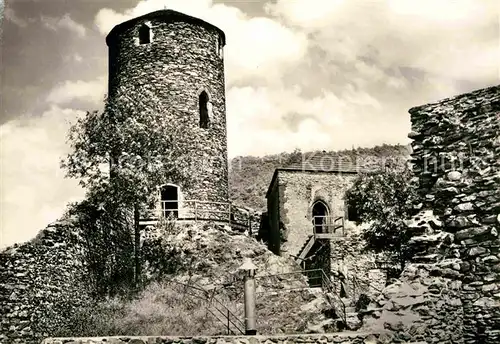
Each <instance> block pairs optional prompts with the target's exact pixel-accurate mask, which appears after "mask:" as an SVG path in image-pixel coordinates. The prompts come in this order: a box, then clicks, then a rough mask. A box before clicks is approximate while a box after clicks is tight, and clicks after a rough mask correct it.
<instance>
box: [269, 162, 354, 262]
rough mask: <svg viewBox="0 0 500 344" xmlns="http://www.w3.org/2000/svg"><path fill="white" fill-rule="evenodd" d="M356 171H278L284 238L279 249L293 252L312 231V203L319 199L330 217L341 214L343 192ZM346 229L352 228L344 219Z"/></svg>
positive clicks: (300, 246) (296, 250)
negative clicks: (324, 204)
mask: <svg viewBox="0 0 500 344" xmlns="http://www.w3.org/2000/svg"><path fill="white" fill-rule="evenodd" d="M355 177H356V174H347V173H317V172H308V171H279V174H278V184H279V186H280V187H281V188H282V190H280V199H279V203H280V214H279V215H280V221H281V222H282V223H283V229H282V231H283V233H282V236H283V238H284V239H285V240H286V242H284V243H283V244H282V251H283V252H284V253H287V254H291V255H297V254H298V252H299V250H300V249H301V248H302V246H303V245H304V243H305V242H306V240H307V238H308V236H309V235H312V234H313V226H312V206H313V203H314V202H315V201H317V200H322V201H323V202H325V203H326V205H327V206H328V207H329V209H330V215H331V216H334V217H336V216H344V215H345V208H344V200H343V198H344V193H345V191H347V189H348V188H349V187H350V186H351V185H352V183H353V181H354V178H355ZM346 228H347V229H348V230H349V229H351V230H352V228H353V226H352V224H350V223H348V222H346Z"/></svg>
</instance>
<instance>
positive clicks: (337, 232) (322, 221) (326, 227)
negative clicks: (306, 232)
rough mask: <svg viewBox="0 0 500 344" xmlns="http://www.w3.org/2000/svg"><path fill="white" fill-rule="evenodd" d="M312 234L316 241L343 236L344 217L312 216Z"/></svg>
mask: <svg viewBox="0 0 500 344" xmlns="http://www.w3.org/2000/svg"><path fill="white" fill-rule="evenodd" d="M313 233H314V237H315V238H316V239H328V238H332V237H343V236H345V232H344V217H343V216H335V217H334V216H314V217H313Z"/></svg>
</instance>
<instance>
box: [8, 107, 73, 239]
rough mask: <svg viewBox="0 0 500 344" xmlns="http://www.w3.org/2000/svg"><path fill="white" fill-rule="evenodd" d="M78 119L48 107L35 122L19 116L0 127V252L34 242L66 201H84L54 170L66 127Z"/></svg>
mask: <svg viewBox="0 0 500 344" xmlns="http://www.w3.org/2000/svg"><path fill="white" fill-rule="evenodd" d="M82 114H83V113H82V112H79V111H75V110H72V109H63V108H59V107H52V108H51V109H50V110H47V111H46V112H44V113H43V114H42V115H41V116H40V117H20V118H18V119H16V120H12V121H10V122H7V123H5V124H3V125H2V126H1V127H0V142H1V146H0V152H1V165H0V167H1V172H2V178H1V189H2V192H1V194H0V208H1V211H2V216H1V223H0V228H1V230H0V247H4V246H7V245H11V244H13V243H15V242H21V241H26V240H29V239H30V238H32V237H34V236H35V235H36V234H37V233H38V231H39V230H40V229H42V228H45V227H46V226H47V224H48V223H49V222H52V221H55V220H57V219H58V218H59V217H60V216H61V215H62V212H63V210H64V209H65V206H66V204H67V203H68V202H69V201H72V200H75V201H76V200H78V199H80V198H81V197H82V196H83V190H82V189H81V188H80V187H79V186H78V185H77V182H76V181H74V180H69V179H64V171H62V170H61V169H60V168H59V161H60V158H62V157H63V156H64V154H65V153H67V151H68V147H67V146H66V144H65V141H66V140H65V137H66V134H67V131H68V129H69V126H70V123H72V122H73V121H75V120H76V119H77V118H78V116H81V115H82Z"/></svg>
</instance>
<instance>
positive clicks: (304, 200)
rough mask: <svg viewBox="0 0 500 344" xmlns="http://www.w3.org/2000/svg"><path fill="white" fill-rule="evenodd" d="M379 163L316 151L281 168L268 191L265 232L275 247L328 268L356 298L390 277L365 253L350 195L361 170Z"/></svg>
mask: <svg viewBox="0 0 500 344" xmlns="http://www.w3.org/2000/svg"><path fill="white" fill-rule="evenodd" d="M377 163H378V164H380V161H377V159H375V160H374V161H366V160H365V161H352V159H349V158H347V157H339V156H336V155H332V154H330V153H326V152H323V153H311V154H308V155H306V156H303V158H302V161H301V162H298V163H295V164H293V165H291V166H288V167H286V168H285V167H284V168H277V169H276V170H275V172H274V174H273V177H272V180H271V183H270V185H269V188H268V191H267V194H266V198H267V214H266V216H265V217H264V219H263V221H264V222H265V223H264V224H263V226H261V233H260V237H261V238H263V239H264V240H265V241H266V242H267V244H268V247H269V249H270V250H271V251H273V252H274V253H276V254H279V255H288V256H292V257H294V258H295V259H296V261H297V263H298V264H300V265H301V266H302V268H303V269H305V270H315V269H322V270H323V271H324V272H325V273H326V274H327V275H328V276H329V277H333V280H334V281H335V282H334V284H335V285H336V288H338V290H337V291H338V292H339V293H341V294H342V295H343V296H345V297H348V298H351V299H354V298H356V297H357V296H359V294H360V293H361V292H365V293H367V292H368V293H369V292H370V291H372V288H377V289H381V288H382V287H383V286H384V285H385V281H386V276H385V272H384V271H382V270H381V269H380V268H379V266H378V265H377V262H376V257H375V256H374V255H372V254H368V253H364V252H362V247H363V241H362V240H361V238H360V230H361V228H360V227H359V226H357V225H356V223H355V220H356V216H357V214H356V209H353V208H350V207H348V205H347V204H346V202H345V200H344V195H345V192H346V191H347V190H348V189H349V188H350V187H351V186H352V185H353V182H354V180H355V178H356V177H357V175H358V173H360V172H369V171H373V170H376V169H377V168H380V166H377ZM341 281H343V283H341ZM312 283H313V284H314V283H315V282H314V281H312ZM355 289H357V290H355Z"/></svg>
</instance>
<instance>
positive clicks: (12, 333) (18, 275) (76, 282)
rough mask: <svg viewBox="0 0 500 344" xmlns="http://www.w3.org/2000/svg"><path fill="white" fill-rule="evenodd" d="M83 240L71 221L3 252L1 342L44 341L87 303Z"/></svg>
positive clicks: (0, 254)
mask: <svg viewBox="0 0 500 344" xmlns="http://www.w3.org/2000/svg"><path fill="white" fill-rule="evenodd" d="M79 240H80V239H79V238H78V237H77V236H76V235H75V234H74V233H73V232H72V230H71V226H69V225H68V224H67V223H60V224H55V225H51V226H49V227H47V228H46V229H45V230H43V231H41V232H40V234H39V235H38V236H37V237H36V238H35V239H33V240H32V241H30V242H27V243H24V244H16V245H14V246H11V247H9V248H6V249H5V250H3V251H2V252H0V319H1V320H0V343H1V344H11V343H30V344H31V343H40V341H41V340H42V339H43V338H44V337H47V336H50V335H55V334H60V333H64V331H65V329H70V328H72V326H74V325H75V324H72V323H71V320H70V319H71V316H72V315H73V314H75V312H76V311H77V310H78V309H79V308H80V307H85V305H86V304H87V302H88V301H89V297H88V294H87V293H88V289H87V287H88V281H87V283H86V279H85V278H84V276H83V275H82V274H83V273H84V272H85V269H84V268H83V265H82V261H83V260H82V259H81V258H82V251H81V248H80V245H79Z"/></svg>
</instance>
